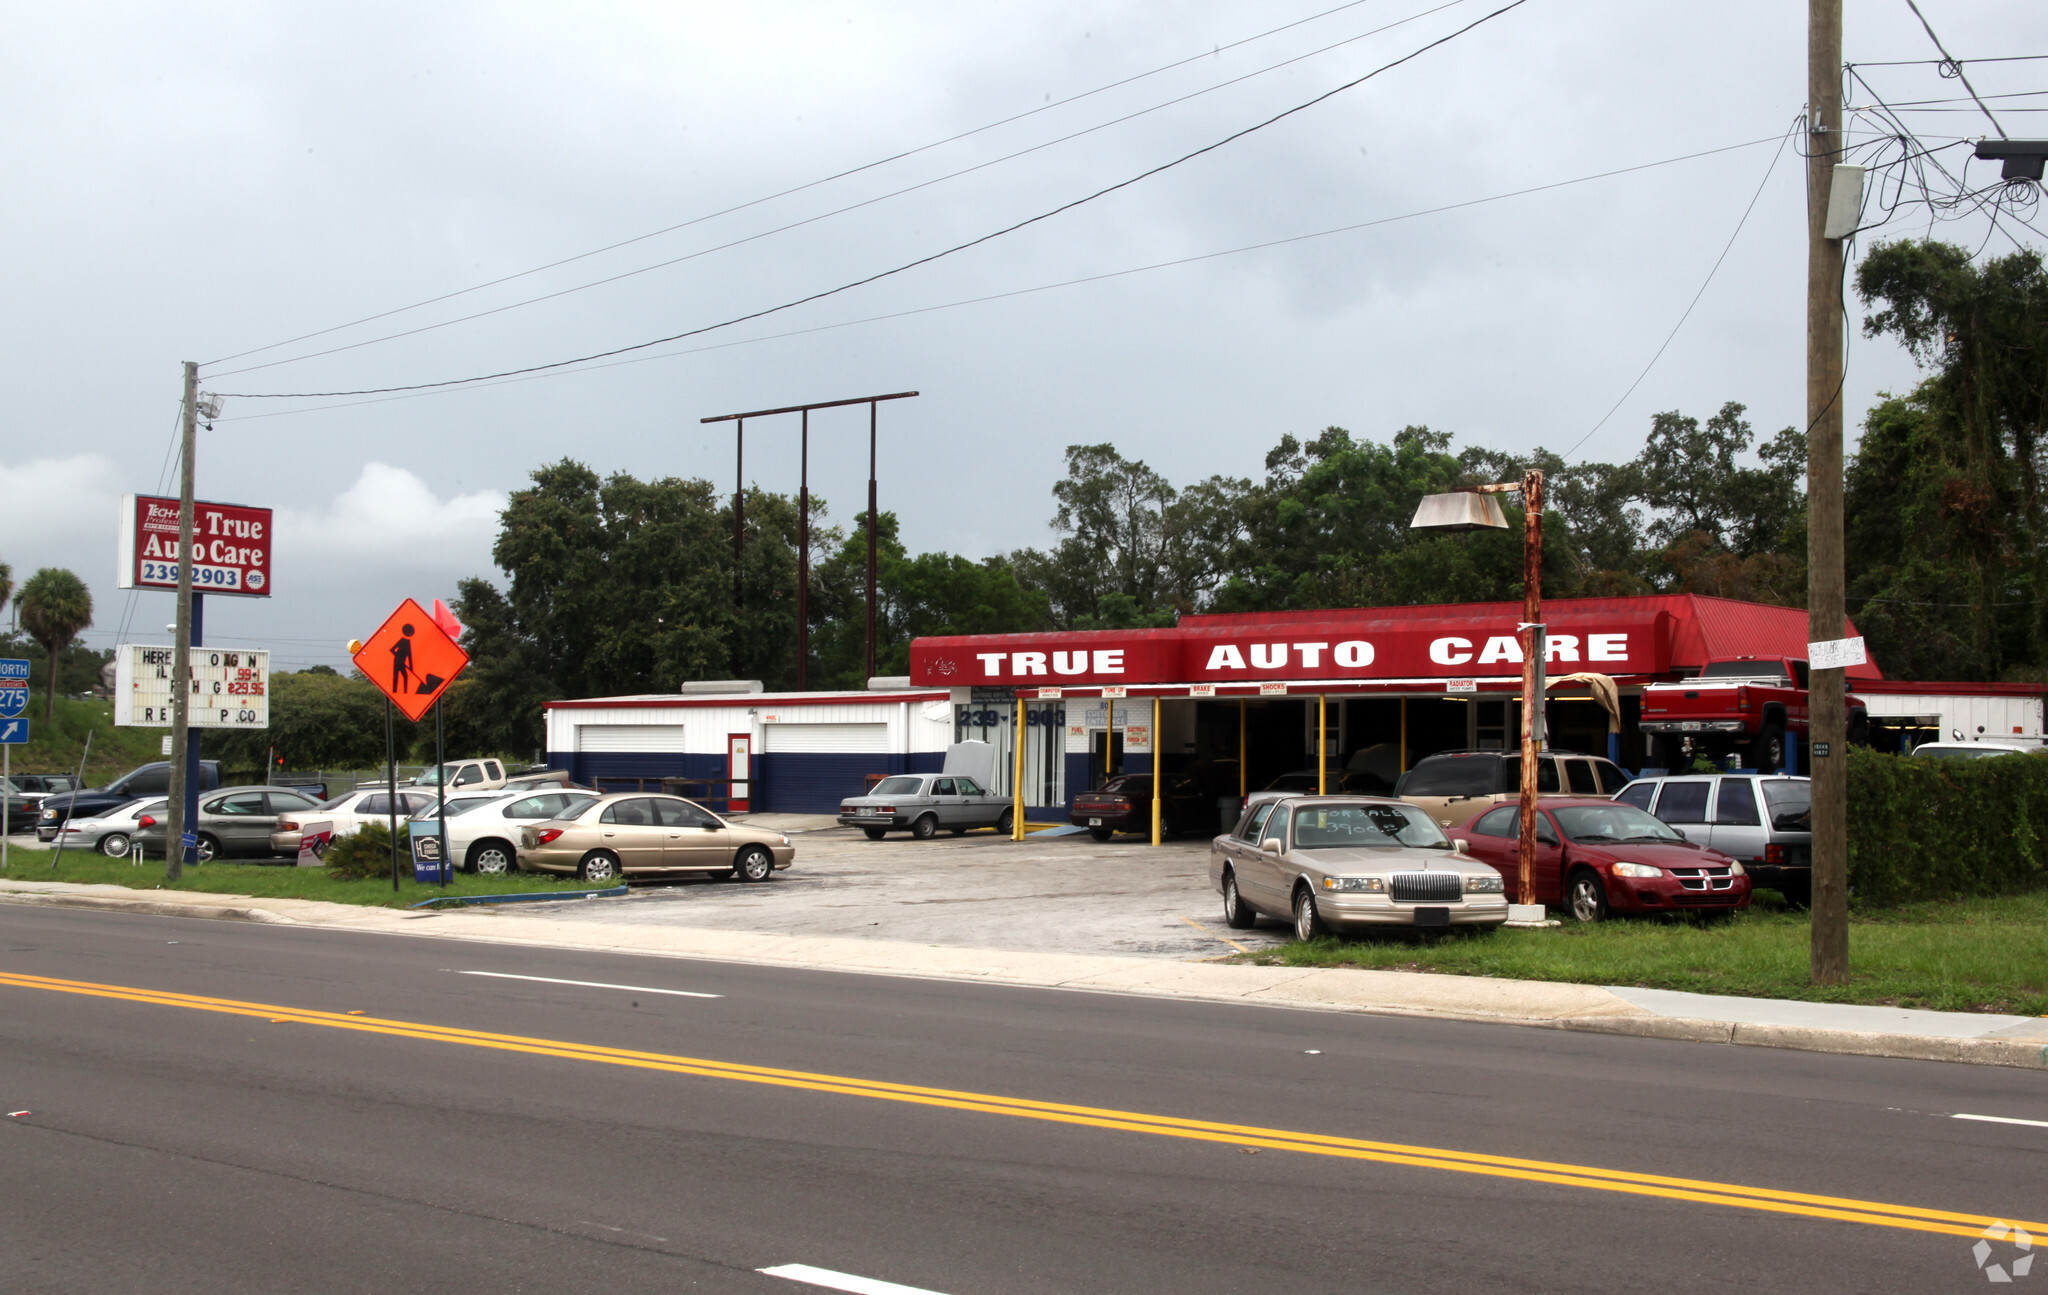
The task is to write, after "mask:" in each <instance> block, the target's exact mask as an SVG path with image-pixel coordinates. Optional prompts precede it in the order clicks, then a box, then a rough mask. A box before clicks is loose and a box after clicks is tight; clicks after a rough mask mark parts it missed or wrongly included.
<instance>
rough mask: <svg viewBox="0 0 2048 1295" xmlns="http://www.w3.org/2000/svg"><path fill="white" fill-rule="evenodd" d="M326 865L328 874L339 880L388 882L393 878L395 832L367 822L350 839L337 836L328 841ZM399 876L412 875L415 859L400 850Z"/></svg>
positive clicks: (352, 833) (349, 836)
mask: <svg viewBox="0 0 2048 1295" xmlns="http://www.w3.org/2000/svg"><path fill="white" fill-rule="evenodd" d="M322 862H323V863H324V864H325V865H326V868H327V875H328V876H330V877H332V878H334V879H335V880H336V881H363V880H365V879H368V878H384V879H387V880H388V879H389V878H390V876H391V829H390V828H388V827H386V826H385V825H384V824H382V823H365V824H363V826H361V827H359V828H357V829H356V830H355V831H353V832H351V833H349V834H348V835H347V836H337V837H335V838H334V839H333V840H332V841H330V842H328V844H327V853H326V854H325V855H324V856H322ZM398 875H399V876H400V877H410V876H412V859H411V857H410V856H409V855H408V853H407V852H406V851H404V850H400V851H399V857H398Z"/></svg>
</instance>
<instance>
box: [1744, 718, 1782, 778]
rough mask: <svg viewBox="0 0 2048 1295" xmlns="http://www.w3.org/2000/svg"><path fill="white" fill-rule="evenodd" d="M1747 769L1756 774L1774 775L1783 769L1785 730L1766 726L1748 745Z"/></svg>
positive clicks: (1769, 725)
mask: <svg viewBox="0 0 2048 1295" xmlns="http://www.w3.org/2000/svg"><path fill="white" fill-rule="evenodd" d="M1749 767H1750V768H1752V769H1754V770H1756V771H1757V772H1758V773H1776V772H1778V770H1780V769H1782V768H1784V767H1785V730H1784V729H1782V728H1779V727H1778V726H1777V725H1776V724H1766V725H1764V726H1763V727H1762V728H1761V729H1758V730H1757V735H1756V740H1755V741H1753V742H1751V743H1750V744H1749Z"/></svg>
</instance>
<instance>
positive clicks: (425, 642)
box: [354, 598, 469, 720]
mask: <svg viewBox="0 0 2048 1295" xmlns="http://www.w3.org/2000/svg"><path fill="white" fill-rule="evenodd" d="M451 619H452V618H451ZM354 660H355V663H356V668H357V669H358V670H361V671H362V672H363V673H364V674H366V675H368V676H370V682H371V683H374V684H376V685H377V687H379V688H381V689H382V690H383V692H384V695H385V696H386V697H389V698H390V699H391V701H392V703H393V704H394V705H396V706H397V707H398V709H399V710H400V711H402V712H403V713H404V714H405V717H406V718H407V719H411V720H416V719H418V718H419V717H420V716H422V715H424V714H426V713H427V712H428V711H429V710H430V709H432V708H433V705H434V703H435V702H437V701H439V700H441V694H442V693H444V692H446V691H448V685H449V684H451V683H454V682H455V676H457V675H459V674H461V673H462V671H463V668H464V667H466V666H467V665H468V664H469V653H467V652H464V651H463V650H462V647H461V645H459V644H458V643H456V641H455V640H454V639H453V638H451V637H449V635H448V632H447V631H446V630H444V629H442V628H441V625H440V623H439V622H437V621H436V620H435V619H434V618H433V617H432V616H430V615H429V614H428V613H427V611H426V609H425V608H423V607H421V606H420V605H419V604H418V603H416V602H414V601H413V600H412V599H410V598H408V599H406V600H405V601H404V602H402V603H400V604H398V610H397V611H395V612H393V613H391V618H390V619H389V620H387V621H385V622H384V624H383V625H381V626H379V627H378V629H377V632H376V633H375V634H372V635H371V636H370V637H369V639H368V641H366V642H365V643H364V644H363V645H362V647H360V648H358V649H356V652H355V656H354Z"/></svg>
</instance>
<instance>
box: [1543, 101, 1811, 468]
mask: <svg viewBox="0 0 2048 1295" xmlns="http://www.w3.org/2000/svg"><path fill="white" fill-rule="evenodd" d="M1797 129H1798V126H1797V125H1794V126H1793V127H1792V128H1791V129H1789V130H1787V131H1786V132H1785V133H1784V134H1783V135H1780V136H1779V137H1778V148H1777V151H1776V152H1774V153H1772V154H1771V164H1770V165H1769V166H1767V167H1765V168H1764V178H1763V179H1761V180H1759V181H1757V185H1756V192H1755V193H1753V194H1751V195H1749V205H1748V206H1747V207H1744V208H1743V209H1742V219H1740V220H1738V221H1736V222H1735V232H1734V233H1732V234H1730V235H1728V241H1727V242H1726V243H1725V244H1723V245H1722V247H1721V255H1719V256H1717V257H1715V258H1714V264H1713V265H1712V266H1711V267H1710V268H1709V269H1708V270H1707V277H1706V278H1705V279H1703V280H1701V282H1700V290H1699V291H1698V292H1695V293H1693V294H1692V300H1691V301H1688V302H1687V303H1685V311H1684V313H1682V314H1680V315H1679V317H1678V322H1677V323H1675V324H1673V325H1672V326H1671V331H1670V332H1668V333H1666V334H1665V335H1664V344H1663V345H1661V346H1659V347H1658V348H1657V353H1656V354H1655V355H1652V356H1651V357H1650V362H1649V363H1648V364H1645V365H1644V366H1643V371H1642V372H1641V373H1638V374H1637V375H1636V380H1635V381H1634V382H1631V383H1629V384H1628V390H1627V391H1624V392H1622V393H1621V399H1619V400H1617V401H1615V402H1614V404H1613V406H1612V407H1610V408H1609V409H1608V411H1607V412H1606V413H1604V414H1602V415H1601V416H1600V421H1599V422H1597V423H1595V424H1593V426H1592V427H1590V428H1588V429H1587V431H1586V434H1585V435H1584V436H1581V437H1580V438H1579V439H1578V440H1576V441H1574V442H1573V443H1572V447H1571V449H1569V450H1566V451H1565V452H1564V453H1563V454H1560V455H1558V458H1560V459H1569V458H1570V457H1571V456H1572V455H1573V454H1575V453H1577V452H1578V448H1579V446H1581V445H1584V444H1585V443H1586V442H1587V441H1589V440H1592V439H1593V433H1594V432H1597V431H1599V430H1600V429H1601V428H1603V427H1605V426H1607V420H1608V419H1610V418H1612V417H1614V414H1615V411H1616V410H1618V409H1620V408H1621V407H1622V405H1624V404H1626V403H1627V401H1628V398H1629V397H1630V396H1633V395H1634V394H1635V393H1636V388H1637V387H1640V386H1642V385H1643V379H1644V378H1647V377H1649V376H1650V370H1651V369H1654V368H1656V367H1657V361H1659V360H1661V359H1663V358H1664V352H1665V351H1667V350H1669V349H1670V348H1671V342H1672V339H1673V338H1676V337H1677V336H1678V330H1679V329H1681V328H1684V327H1685V321H1686V320H1688V319H1691V318H1692V312H1693V308H1694V307H1695V306H1698V305H1699V304H1700V298H1701V297H1704V296H1706V295H1707V287H1708V285H1709V284H1711V283H1713V281H1714V276H1715V275H1716V274H1718V273H1720V270H1721V263H1722V262H1723V261H1725V260H1727V259H1728V253H1729V252H1731V251H1733V250H1734V249H1735V240H1736V239H1738V238H1740V237H1741V236H1742V227H1743V226H1744V225H1747V224H1748V223H1749V213H1751V212H1753V211H1755V210H1756V204H1757V199H1759V198H1761V197H1763V196H1764V186H1765V185H1767V184H1769V183H1770V182H1771V174H1772V172H1774V171H1776V170H1777V169H1778V159H1779V158H1781V157H1783V156H1784V155H1785V144H1786V142H1787V141H1788V140H1790V139H1791V138H1792V135H1793V132H1794V131H1796V130H1797Z"/></svg>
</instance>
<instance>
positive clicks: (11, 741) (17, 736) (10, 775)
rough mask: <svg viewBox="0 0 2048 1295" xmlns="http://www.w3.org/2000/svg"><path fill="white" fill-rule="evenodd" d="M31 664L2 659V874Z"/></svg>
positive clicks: (24, 734) (23, 739) (23, 735)
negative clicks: (8, 816)
mask: <svg viewBox="0 0 2048 1295" xmlns="http://www.w3.org/2000/svg"><path fill="white" fill-rule="evenodd" d="M27 709H28V661H27V659H26V658H23V657H6V658H0V872H4V871H6V868H7V834H8V833H9V832H12V831H13V830H14V824H12V823H10V822H8V821H7V815H8V812H9V811H8V804H9V801H8V797H10V796H11V795H13V793H14V748H15V747H17V746H19V745H21V744H22V743H23V742H26V741H28V717H27V716H26V715H24V714H22V712H23V711H25V710H27Z"/></svg>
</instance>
